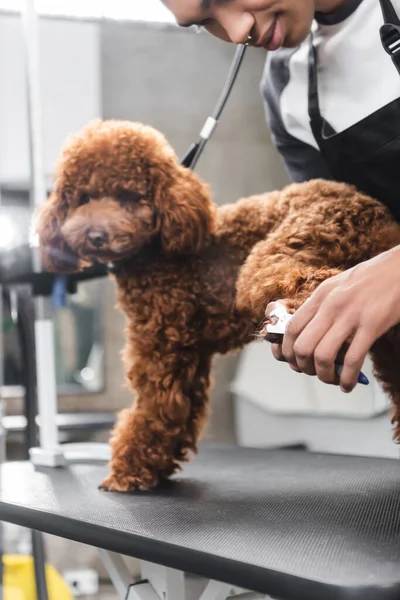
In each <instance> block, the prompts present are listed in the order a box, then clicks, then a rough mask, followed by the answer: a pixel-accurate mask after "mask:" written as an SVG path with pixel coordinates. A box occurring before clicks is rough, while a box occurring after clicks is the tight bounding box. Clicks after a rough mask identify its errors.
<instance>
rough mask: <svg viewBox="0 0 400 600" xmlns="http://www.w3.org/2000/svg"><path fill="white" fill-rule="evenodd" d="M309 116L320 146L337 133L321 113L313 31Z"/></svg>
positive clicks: (309, 77) (309, 65) (310, 47)
mask: <svg viewBox="0 0 400 600" xmlns="http://www.w3.org/2000/svg"><path fill="white" fill-rule="evenodd" d="M308 116H309V118H310V126H311V131H312V133H313V135H314V138H315V141H316V142H317V144H318V146H319V148H321V145H322V144H323V142H324V140H325V139H326V138H329V137H331V136H333V135H335V133H336V132H335V130H334V129H333V127H332V126H331V125H330V123H328V121H326V119H324V117H323V116H322V115H321V110H320V107H319V95H318V74H317V50H316V48H315V46H314V38H313V34H312V32H310V35H309V50H308Z"/></svg>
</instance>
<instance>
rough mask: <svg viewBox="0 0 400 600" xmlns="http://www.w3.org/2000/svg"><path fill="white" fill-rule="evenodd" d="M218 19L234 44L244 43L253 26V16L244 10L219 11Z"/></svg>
mask: <svg viewBox="0 0 400 600" xmlns="http://www.w3.org/2000/svg"><path fill="white" fill-rule="evenodd" d="M219 21H220V24H221V26H222V27H223V28H224V29H225V31H226V33H227V35H228V37H229V39H230V40H231V42H232V43H234V44H245V43H246V42H247V40H248V37H249V35H250V33H251V31H252V29H253V28H254V17H253V16H252V15H251V14H250V13H246V12H233V11H232V12H229V11H225V12H224V14H222V12H221V14H220V18H219Z"/></svg>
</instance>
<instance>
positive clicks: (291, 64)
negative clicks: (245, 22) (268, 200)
mask: <svg viewBox="0 0 400 600" xmlns="http://www.w3.org/2000/svg"><path fill="white" fill-rule="evenodd" d="M391 1H392V4H393V7H394V9H395V10H396V12H397V14H398V15H399V16H400V0H391ZM382 24H383V16H382V11H381V7H380V3H379V0H348V3H347V4H346V6H345V7H343V9H342V10H341V11H339V12H337V13H335V14H334V15H326V14H321V13H316V15H315V21H314V24H313V37H314V45H315V47H316V49H317V57H318V94H319V103H320V109H321V114H322V116H323V117H324V118H325V119H326V120H327V121H328V122H329V124H330V125H331V126H332V127H333V128H334V130H335V131H336V132H338V133H339V132H341V131H344V130H345V129H348V128H349V127H351V126H352V125H354V124H355V123H357V122H359V121H361V120H362V119H364V118H365V117H367V116H368V115H370V114H372V113H374V112H375V111H377V110H379V109H380V108H382V107H383V106H385V105H386V104H389V103H390V102H392V101H393V100H395V99H396V98H399V97H400V75H399V74H398V73H397V71H396V68H395V66H394V65H393V63H392V60H391V58H390V56H389V55H388V54H387V53H386V52H385V50H384V49H383V47H382V44H381V40H380V35H379V30H380V27H381V26H382ZM308 55H309V40H308V39H307V40H305V41H304V42H303V43H302V44H301V45H300V46H299V47H298V48H296V49H284V48H282V49H280V50H277V51H276V52H270V53H269V54H268V56H267V61H266V66H265V70H264V75H263V79H262V83H261V90H262V94H263V97H264V100H265V109H266V114H267V119H268V122H269V125H270V129H271V132H272V136H273V139H274V141H275V144H276V146H277V148H278V150H279V151H280V153H281V154H282V156H283V159H284V161H285V164H286V167H287V170H288V172H289V175H290V177H291V179H292V180H293V181H305V180H308V179H313V178H316V177H323V178H325V179H332V178H333V177H332V175H331V173H330V169H329V166H328V165H327V163H326V162H325V160H324V158H323V156H322V155H321V153H320V152H319V149H318V145H317V143H316V141H315V138H314V136H313V134H312V132H311V127H310V123H309V116H308Z"/></svg>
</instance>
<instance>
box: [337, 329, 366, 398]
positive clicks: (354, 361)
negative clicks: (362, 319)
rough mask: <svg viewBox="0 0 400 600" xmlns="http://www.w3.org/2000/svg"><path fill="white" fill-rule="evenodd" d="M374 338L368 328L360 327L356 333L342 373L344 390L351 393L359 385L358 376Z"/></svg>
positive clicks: (341, 383)
mask: <svg viewBox="0 0 400 600" xmlns="http://www.w3.org/2000/svg"><path fill="white" fill-rule="evenodd" d="M374 340H375V338H374V336H373V335H371V332H370V331H368V330H367V329H366V328H362V329H360V330H359V331H358V332H357V333H356V334H355V336H354V339H353V341H352V342H351V344H350V346H349V349H348V350H347V352H346V356H345V358H344V363H343V370H342V373H341V375H340V387H341V389H342V391H343V392H346V393H349V392H351V391H352V390H353V389H354V388H355V386H356V385H357V380H358V376H359V374H360V371H361V369H362V366H363V363H364V361H365V358H366V356H367V354H368V352H369V350H370V348H371V346H372V344H373V343H374Z"/></svg>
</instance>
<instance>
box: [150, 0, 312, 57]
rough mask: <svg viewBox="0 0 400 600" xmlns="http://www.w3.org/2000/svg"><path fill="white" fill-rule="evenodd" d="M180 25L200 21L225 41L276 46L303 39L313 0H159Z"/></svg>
mask: <svg viewBox="0 0 400 600" xmlns="http://www.w3.org/2000/svg"><path fill="white" fill-rule="evenodd" d="M162 1H163V2H164V4H165V5H166V6H167V7H168V8H169V9H170V10H171V12H172V13H173V14H174V15H175V18H176V20H177V22H178V23H179V24H180V25H183V26H189V25H200V26H202V27H204V28H205V29H207V31H209V32H210V33H211V34H213V35H215V36H216V37H219V38H220V39H222V40H225V41H227V42H233V43H235V44H243V43H245V42H246V41H247V40H248V37H249V36H251V42H250V45H254V46H262V47H264V48H266V49H268V50H277V49H278V48H280V47H281V46H284V47H286V48H291V47H295V46H297V45H298V44H300V43H301V42H303V41H304V40H305V39H306V37H307V35H308V33H309V31H310V28H311V24H312V20H313V17H314V12H315V0H162Z"/></svg>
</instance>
